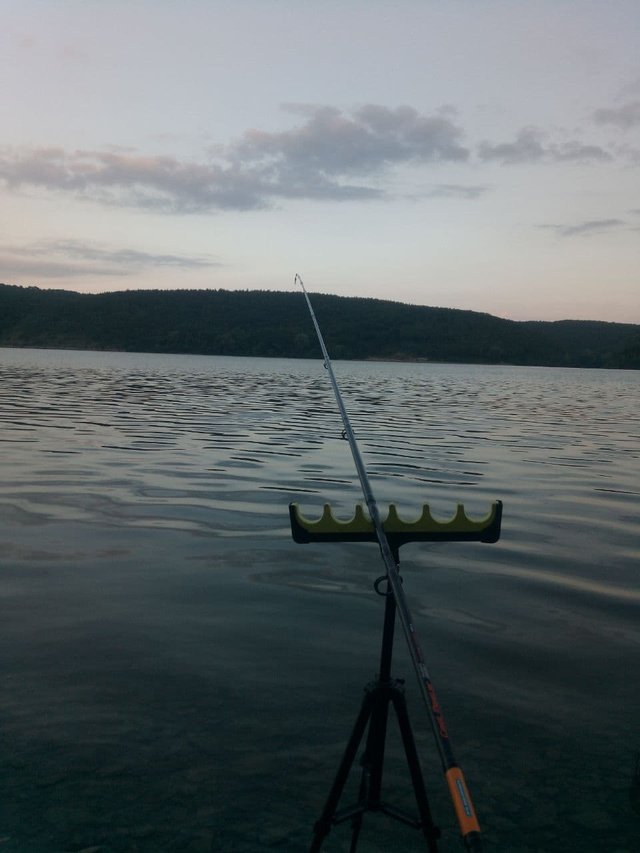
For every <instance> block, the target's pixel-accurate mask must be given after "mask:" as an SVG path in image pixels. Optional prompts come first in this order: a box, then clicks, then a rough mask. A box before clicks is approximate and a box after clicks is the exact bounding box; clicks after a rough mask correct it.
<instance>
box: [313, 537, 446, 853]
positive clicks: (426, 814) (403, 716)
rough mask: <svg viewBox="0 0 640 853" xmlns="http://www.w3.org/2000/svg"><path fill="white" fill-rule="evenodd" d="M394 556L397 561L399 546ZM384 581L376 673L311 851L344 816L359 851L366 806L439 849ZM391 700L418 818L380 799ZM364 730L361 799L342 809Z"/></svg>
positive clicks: (430, 847) (432, 851) (316, 851)
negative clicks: (396, 665) (394, 673)
mask: <svg viewBox="0 0 640 853" xmlns="http://www.w3.org/2000/svg"><path fill="white" fill-rule="evenodd" d="M394 550H395V549H394ZM394 556H395V557H396V562H397V550H396V553H395V555H394ZM385 580H386V578H385V577H384V576H383V577H380V578H378V580H377V581H376V582H375V590H376V592H377V593H379V594H380V595H384V596H385V609H384V627H383V632H382V648H381V652H380V670H379V674H378V678H377V680H375V681H372V682H371V683H369V684H367V686H366V687H365V691H364V697H363V699H362V705H361V706H360V711H359V713H358V716H357V718H356V721H355V724H354V726H353V730H352V732H351V736H350V737H349V740H348V742H347V746H346V748H345V751H344V754H343V756H342V760H341V762H340V766H339V767H338V772H337V773H336V777H335V780H334V783H333V785H332V787H331V790H330V792H329V796H328V797H327V800H326V803H325V806H324V809H323V811H322V815H321V817H320V819H319V820H318V821H317V822H316V824H315V826H314V836H313V842H312V844H311V848H310V853H319V851H320V850H321V849H322V844H323V842H324V839H325V838H326V837H327V835H328V834H329V832H330V831H331V828H332V826H335V825H337V824H339V823H343V822H344V821H346V820H351V827H352V829H351V847H350V853H355V851H356V848H357V845H358V838H359V836H360V831H361V829H362V822H363V818H364V815H365V813H366V812H368V811H371V812H383V813H384V814H386V815H388V816H389V817H391V818H393V819H394V820H398V821H400V822H401V823H404V824H408V825H409V826H412V827H414V828H416V829H420V830H422V832H423V834H424V837H425V840H426V845H427V848H426V849H427V850H428V851H429V853H437V850H438V845H437V839H438V838H439V837H440V830H439V829H438V827H436V826H435V824H434V823H433V819H432V817H431V810H430V808H429V800H428V798H427V790H426V787H425V784H424V779H423V777H422V770H421V768H420V762H419V760H418V751H417V749H416V744H415V740H414V737H413V731H412V729H411V723H410V721H409V714H408V711H407V702H406V699H405V695H404V687H403V681H402V680H399V679H392V678H391V658H392V653H393V635H394V628H395V620H396V603H395V599H394V597H393V595H392V593H391V590H390V589H388V588H387V591H386V592H380V589H379V587H380V584H381V582H383V581H385ZM390 705H391V706H393V710H394V711H395V714H396V717H397V720H398V725H399V728H400V735H401V738H402V744H403V746H404V752H405V756H406V759H407V764H408V766H409V773H410V775H411V782H412V784H413V790H414V794H415V798H416V805H417V807H418V818H417V819H416V818H415V817H412V816H411V815H408V814H405V812H403V811H401V810H400V809H397V808H395V807H394V806H391V805H389V804H387V803H385V802H384V801H383V800H382V798H381V797H382V771H383V766H384V753H385V745H386V736H387V723H388V720H389V706H390ZM367 727H368V731H367ZM365 733H366V743H365V748H364V753H363V756H362V760H361V765H362V777H361V780H360V791H359V794H358V801H357V803H356V804H355V805H353V806H350V807H347V808H344V809H341V810H338V804H339V801H340V797H341V795H342V792H343V789H344V786H345V784H346V782H347V778H348V776H349V772H350V770H351V767H352V765H353V762H354V760H355V758H356V754H357V752H358V748H359V747H360V744H361V742H362V740H363V738H364V737H365Z"/></svg>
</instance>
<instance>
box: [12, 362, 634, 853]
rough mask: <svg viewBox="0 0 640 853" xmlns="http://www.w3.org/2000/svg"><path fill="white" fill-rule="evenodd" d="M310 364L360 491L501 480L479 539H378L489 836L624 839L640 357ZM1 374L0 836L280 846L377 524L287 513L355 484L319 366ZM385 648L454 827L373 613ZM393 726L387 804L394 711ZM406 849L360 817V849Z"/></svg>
mask: <svg viewBox="0 0 640 853" xmlns="http://www.w3.org/2000/svg"><path fill="white" fill-rule="evenodd" d="M335 370H336V374H337V377H338V381H339V382H340V383H341V387H342V391H343V396H344V399H345V404H346V406H347V409H348V411H349V413H350V416H351V420H352V423H353V426H354V430H355V432H356V434H357V436H358V441H359V444H360V448H361V451H362V455H363V457H364V460H365V463H366V465H367V467H368V470H369V473H370V477H371V481H372V485H373V489H374V491H375V493H376V496H377V498H378V502H379V503H380V504H381V506H382V507H384V505H385V503H387V502H389V501H393V502H395V503H397V505H398V507H399V509H400V511H401V512H402V513H403V514H404V515H405V517H406V518H415V517H417V515H418V512H419V510H420V507H421V506H422V504H423V503H429V504H430V505H431V507H432V509H433V511H434V514H435V515H437V516H439V517H441V518H448V517H450V516H452V515H453V512H454V511H455V506H456V504H457V503H458V502H459V501H460V502H463V503H464V504H465V506H466V507H467V509H468V511H469V513H470V514H471V515H474V516H477V517H481V516H483V515H485V514H486V512H487V511H488V509H489V504H490V502H491V501H493V500H495V499H501V500H502V501H503V502H504V517H503V532H502V537H501V540H500V541H499V542H498V543H496V544H494V545H483V544H480V543H435V544H431V543H423V544H411V545H407V546H405V547H404V548H403V549H402V551H401V571H402V576H403V578H404V588H405V592H406V594H407V598H408V602H409V605H410V607H411V610H412V613H413V615H414V621H415V623H416V627H417V630H418V633H419V636H420V640H421V645H422V647H423V649H424V653H425V657H426V660H427V662H428V665H429V670H430V673H431V677H432V679H433V682H434V684H435V686H436V689H437V691H438V696H439V699H440V701H441V704H442V706H443V711H444V715H445V718H446V720H447V724H448V728H449V731H450V734H451V739H452V743H453V747H454V750H455V753H456V757H457V759H458V761H459V763H460V765H461V766H462V768H463V770H464V772H465V776H466V779H467V782H468V785H469V788H470V791H471V793H472V796H473V798H474V801H475V805H476V809H477V812H478V817H479V820H480V824H481V826H482V829H483V832H484V839H485V847H486V850H487V851H509V853H528V851H531V852H532V851H545V853H573V851H575V852H576V853H577V851H580V853H585V851H607V853H632V851H635V850H637V849H640V841H639V839H640V814H637V813H635V812H634V811H633V810H632V809H631V805H630V801H629V786H630V783H631V779H632V774H633V768H634V762H635V756H636V754H637V753H638V751H639V750H640V685H639V676H640V408H639V406H638V402H639V400H640V393H639V392H640V373H638V372H631V371H629V372H624V371H610V370H599V371H597V370H571V369H552V368H521V367H507V366H468V365H443V364H395V363H394V364H389V363H373V362H371V363H356V362H336V363H335ZM0 378H1V382H0V452H1V453H2V473H3V477H2V482H1V483H0V608H1V614H0V640H1V642H0V677H1V679H2V698H1V700H0V851H2V853H62V852H63V851H65V853H66V852H67V851H83V850H84V851H87V850H89V851H92V853H159V851H184V853H212V851H220V853H261V851H274V850H278V851H292V853H297V852H298V851H305V850H307V849H308V846H309V843H310V839H311V833H312V828H313V824H314V822H315V820H316V819H317V818H318V817H319V815H320V811H321V809H322V806H323V803H324V799H325V797H326V795H327V793H328V791H329V788H330V785H331V782H332V780H333V776H334V773H335V770H336V769H337V765H338V761H339V759H340V757H341V754H342V750H343V748H344V746H345V744H346V740H347V737H348V735H349V733H350V730H351V727H352V724H353V722H354V720H355V716H356V714H357V711H358V708H359V706H360V701H361V697H362V691H363V688H364V686H365V684H366V683H367V682H369V681H370V680H371V679H372V678H373V677H374V676H375V674H376V670H377V660H378V653H379V641H380V637H381V627H382V611H383V600H382V599H381V598H380V597H379V596H377V595H376V594H375V592H374V591H373V588H372V585H373V582H374V580H375V579H376V578H377V577H378V576H379V575H380V574H381V573H382V563H381V561H380V558H379V553H378V549H377V547H376V546H375V545H373V544H367V543H359V544H356V543H340V544H338V543H331V544H329V543H326V544H315V545H296V544H295V543H294V542H293V541H292V539H291V536H290V531H289V522H288V510H287V506H288V503H289V502H290V501H293V500H295V501H297V502H299V503H300V504H301V507H302V509H303V511H304V512H305V514H306V515H308V516H312V517H313V516H319V514H320V511H321V507H322V505H323V504H324V503H325V502H330V503H331V504H332V505H333V507H334V508H335V512H336V515H338V516H340V517H343V518H345V519H346V518H349V517H350V516H351V515H352V513H353V507H354V505H355V504H356V503H357V502H358V501H360V500H361V497H360V492H359V487H358V484H357V479H356V476H355V473H354V470H353V463H352V460H351V456H350V454H349V448H348V445H347V443H346V442H345V441H344V440H343V439H342V437H341V428H342V427H341V423H340V421H339V416H338V412H337V408H336V405H335V402H334V400H333V397H332V394H331V389H330V387H329V383H328V377H327V375H326V371H324V370H323V369H322V362H321V361H320V360H318V361H296V360H279V359H277V360H276V359H273V360H267V359H249V358H247V359H240V358H225V357H198V356H170V355H144V354H121V353H89V352H67V351H45V350H10V349H4V350H0ZM393 672H394V674H395V675H396V676H399V677H404V678H406V690H407V700H408V705H409V713H410V716H411V720H412V724H413V728H414V731H415V735H416V740H417V743H418V748H419V752H420V756H421V761H422V764H423V769H424V772H425V778H426V781H427V788H428V791H429V797H430V802H431V807H432V811H433V813H434V817H435V820H436V822H437V823H438V825H439V826H440V827H441V829H442V840H441V847H440V849H441V850H442V851H456V850H460V849H461V847H460V842H459V839H458V833H457V829H456V823H455V818H454V815H453V811H452V808H451V804H450V801H449V798H448V795H447V793H446V790H445V785H444V781H443V779H442V773H441V770H440V766H439V762H438V758H437V754H436V752H435V748H434V745H433V741H432V736H431V734H430V731H429V726H428V720H427V717H426V712H425V710H424V707H423V706H422V705H421V700H420V698H419V695H418V690H417V686H416V684H415V683H414V677H413V674H412V670H411V665H410V661H409V659H408V656H407V654H406V651H405V648H404V641H403V638H402V636H401V635H400V633H399V632H398V636H397V640H396V652H395V656H394V666H393ZM388 749H389V755H388V760H387V763H386V765H385V774H386V775H385V781H384V796H385V799H387V800H388V801H390V802H392V803H394V804H395V805H398V806H399V807H402V808H404V809H406V810H410V811H411V810H413V806H414V804H413V800H412V791H411V786H410V783H409V778H408V772H407V770H406V767H405V764H404V762H403V760H402V755H401V746H400V744H399V738H398V736H397V732H396V728H395V723H394V721H393V720H391V722H390V736H389V747H388ZM353 775H354V778H353V780H351V783H350V787H349V791H348V792H347V793H346V794H345V798H344V801H343V805H349V804H350V803H351V802H353V801H354V797H355V792H356V791H357V786H358V781H359V780H358V774H357V772H354V774H353ZM324 849H325V850H326V851H327V853H338V851H340V853H342V851H347V850H349V826H348V824H343V825H341V826H338V827H336V828H334V829H333V831H332V832H331V834H330V835H329V838H328V839H327V843H326V845H325V848H324ZM424 849H425V847H424V842H423V840H422V839H421V836H420V834H419V833H418V832H416V830H413V829H411V828H409V827H405V826H403V825H401V824H399V823H395V822H393V821H390V820H389V818H387V817H385V816H384V815H377V814H369V815H367V816H366V817H365V821H364V827H363V832H362V836H361V840H360V844H359V847H358V850H360V851H363V853H366V851H374V853H377V851H380V853H382V851H399V850H402V851H404V853H411V851H419V850H424Z"/></svg>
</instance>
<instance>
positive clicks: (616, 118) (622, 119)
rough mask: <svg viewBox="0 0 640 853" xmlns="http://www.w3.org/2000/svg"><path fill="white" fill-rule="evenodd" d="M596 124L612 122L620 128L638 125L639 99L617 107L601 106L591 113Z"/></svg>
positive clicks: (628, 128) (639, 123) (639, 117)
mask: <svg viewBox="0 0 640 853" xmlns="http://www.w3.org/2000/svg"><path fill="white" fill-rule="evenodd" d="M593 120H594V121H595V123H596V124H612V125H614V126H615V127H619V128H620V129H621V130H630V129H631V128H633V127H637V126H638V125H640V101H628V102H627V103H624V104H621V105H620V106H619V107H603V108H602V109H599V110H596V111H595V112H594V113H593Z"/></svg>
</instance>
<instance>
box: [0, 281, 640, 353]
mask: <svg viewBox="0 0 640 853" xmlns="http://www.w3.org/2000/svg"><path fill="white" fill-rule="evenodd" d="M313 304H314V309H315V312H316V314H317V317H318V321H319V323H320V325H321V327H322V330H323V334H324V337H325V339H326V342H327V346H328V348H329V351H330V353H331V355H332V358H337V359H340V358H342V359H382V360H407V361H416V360H417V361H445V362H461V363H487V364H522V365H546V366H562V367H614V368H636V369H637V368H640V326H638V325H635V324H631V323H605V322H602V321H597V320H562V321H557V322H543V321H524V322H522V321H514V320H505V319H502V318H499V317H494V316H492V315H490V314H484V313H480V312H477V311H463V310H458V309H453V308H429V307H424V306H418V305H406V304H403V303H400V302H391V301H387V300H381V299H365V298H359V297H342V296H330V295H326V294H314V295H313ZM0 346H5V347H51V348H61V349H62V348H64V349H90V350H120V351H124V352H158V353H198V354H203V355H243V356H247V355H248V356H261V357H290V358H317V357H318V356H319V349H318V343H317V341H316V338H315V333H314V330H313V327H312V325H311V321H310V318H309V315H308V312H307V308H306V305H305V302H304V299H303V297H302V295H301V294H300V293H282V292H277V291H253V290H252V291H248V290H247V291H229V290H132V291H119V292H115V293H101V294H80V293H76V292H73V291H65V290H43V289H40V288H37V287H17V286H13V285H0Z"/></svg>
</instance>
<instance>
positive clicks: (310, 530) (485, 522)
mask: <svg viewBox="0 0 640 853" xmlns="http://www.w3.org/2000/svg"><path fill="white" fill-rule="evenodd" d="M289 519H290V521H291V535H292V537H293V540H294V541H295V542H299V543H301V544H306V543H309V542H377V541H378V540H377V536H376V532H375V528H374V526H373V522H372V521H371V519H370V518H369V517H368V516H367V515H366V514H365V511H364V508H363V506H362V504H356V508H355V514H354V516H353V518H351V519H350V520H349V521H341V520H340V519H337V518H336V517H335V516H334V514H333V511H332V509H331V505H330V504H325V505H324V509H323V512H322V515H321V516H320V518H318V519H316V520H312V519H309V518H306V517H305V516H304V515H302V514H301V512H300V507H299V505H298V504H297V503H291V504H289ZM501 522H502V501H494V502H493V503H492V504H491V510H490V512H489V515H488V516H487V517H486V518H482V519H473V518H470V517H469V516H468V515H467V513H466V512H465V509H464V506H463V504H458V507H457V509H456V513H455V515H454V516H453V518H451V519H449V520H448V521H440V520H438V519H435V518H434V517H433V516H432V515H431V510H430V509H429V505H428V504H424V506H423V507H422V514H421V515H420V517H419V518H418V519H416V520H415V521H405V520H404V519H402V518H400V516H399V515H398V511H397V509H396V505H395V504H389V512H388V514H387V517H386V519H384V520H383V522H382V527H383V530H384V532H385V534H386V536H387V539H388V540H389V544H390V545H391V547H392V548H394V550H397V549H398V548H399V547H400V546H401V545H405V544H406V543H407V542H487V543H493V542H497V541H498V539H499V538H500V525H501Z"/></svg>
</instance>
